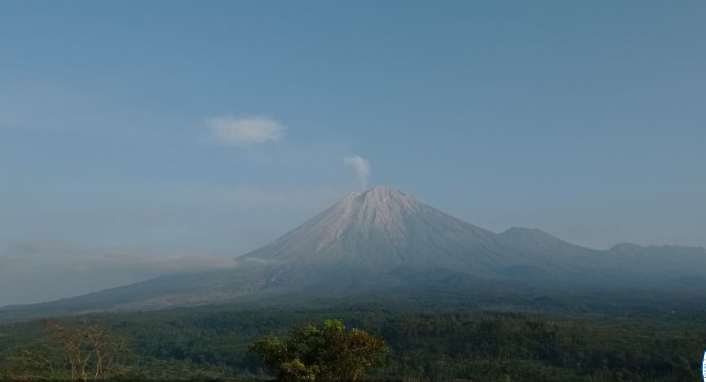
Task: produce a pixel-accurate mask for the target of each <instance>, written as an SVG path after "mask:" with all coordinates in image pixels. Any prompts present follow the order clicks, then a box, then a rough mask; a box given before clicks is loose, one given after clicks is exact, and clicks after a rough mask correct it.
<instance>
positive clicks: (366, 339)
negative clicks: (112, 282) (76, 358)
mask: <svg viewBox="0 0 706 382" xmlns="http://www.w3.org/2000/svg"><path fill="white" fill-rule="evenodd" d="M655 309H657V308H655ZM675 315H676V314H675ZM654 316H656V317H661V315H660V314H657V313H655V314H654ZM332 317H335V318H340V319H342V320H344V321H345V322H346V324H347V325H349V326H350V327H355V328H360V330H361V331H355V332H354V331H350V332H349V331H345V330H343V327H342V324H341V323H340V322H339V321H329V323H328V324H324V325H323V326H313V325H311V323H312V322H324V321H325V320H327V319H330V318H332ZM684 317H692V316H691V313H689V315H687V316H684ZM694 317H697V316H694ZM701 317H703V316H701ZM61 325H64V326H65V327H78V326H80V327H99V328H103V329H105V331H106V333H108V332H109V333H111V335H112V336H118V337H120V338H122V339H123V340H125V343H126V344H129V348H130V349H131V351H130V354H129V356H128V357H125V358H121V362H120V363H121V365H122V366H121V368H120V369H119V370H118V369H114V372H113V377H115V378H117V377H121V378H126V379H151V380H154V379H193V380H210V379H212V380H215V379H231V380H252V381H265V380H271V379H272V378H278V377H279V378H280V379H283V380H287V379H286V378H289V377H292V376H295V375H296V376H298V377H301V376H302V375H304V376H306V375H316V376H317V380H327V378H328V377H324V375H330V374H326V373H330V370H327V369H326V368H327V367H328V366H327V365H329V362H330V364H339V365H340V364H343V365H345V364H346V362H347V361H346V359H348V358H346V357H343V356H342V355H341V354H337V353H335V352H336V351H339V352H340V351H344V350H345V349H358V348H357V347H356V346H358V345H356V342H355V341H353V340H351V338H358V339H359V340H362V341H360V342H361V343H368V344H371V345H370V347H369V348H366V347H365V346H364V347H363V349H375V351H371V352H370V353H369V354H373V356H371V357H367V355H365V354H368V353H366V352H363V353H362V354H363V355H365V356H364V357H362V358H355V357H354V358H353V359H362V360H363V361H364V362H362V363H363V364H365V365H366V367H364V368H363V371H370V373H369V374H370V377H371V378H372V379H381V380H389V381H447V380H461V381H523V382H527V381H529V382H531V381H538V382H539V381H541V382H552V381H556V382H607V381H610V382H618V381H621V382H622V381H635V382H640V381H645V382H647V381H649V382H668V381H670V382H671V381H674V382H677V381H678V382H682V381H688V380H696V379H697V378H699V371H700V360H701V357H702V355H703V350H704V349H703V348H704V346H706V342H705V341H706V326H704V323H703V319H698V318H694V319H693V320H691V321H690V320H681V321H678V322H676V321H673V320H670V319H664V320H663V319H656V320H651V319H650V317H648V316H644V315H642V314H640V315H621V316H613V317H605V316H588V315H584V316H581V317H572V316H566V315H560V314H551V315H549V314H533V313H517V312H499V311H488V310H482V309H478V308H473V307H462V306H459V305H458V304H451V305H430V306H426V307H425V306H410V305H404V304H400V305H396V304H386V305H382V304H354V305H340V306H336V307H328V308H326V307H322V308H316V309H295V308H275V307H266V308H264V307H263V308H248V309H242V308H237V307H203V308H190V309H175V310H169V311H161V312H149V313H147V312H142V313H139V312H135V313H111V314H98V315H90V316H84V317H81V318H78V319H66V320H62V321H61ZM362 330H364V331H365V332H367V333H369V336H368V335H367V334H366V335H363V334H362V333H363V332H362ZM53 332H54V329H52V328H51V327H50V326H47V325H46V324H43V323H41V322H30V323H18V324H10V325H3V326H0V375H2V376H3V377H4V378H6V379H7V378H11V377H13V376H15V375H13V374H12V373H13V372H16V371H17V369H16V367H17V365H18V355H19V356H21V355H22V354H23V353H22V352H23V351H25V352H27V351H33V352H35V353H24V354H25V355H26V359H25V360H30V361H31V362H37V364H38V365H45V364H48V363H49V362H50V363H51V365H52V367H53V369H54V373H56V374H54V375H55V378H58V377H57V376H58V375H59V373H60V372H61V373H64V374H63V375H64V376H66V375H69V374H67V371H68V373H70V362H68V361H67V360H68V358H67V354H66V351H65V349H63V348H62V347H61V346H58V344H57V343H56V342H53V341H52V340H51V338H52V333H53ZM353 333H358V334H356V335H353ZM378 337H379V338H380V339H384V341H385V343H386V344H387V349H388V350H389V351H388V353H387V355H386V356H385V357H384V364H381V365H380V367H378V368H370V369H368V367H367V366H374V365H376V364H378V362H377V360H379V358H378V356H380V354H381V352H382V349H383V348H384V347H383V346H382V345H381V344H382V340H376V338H378ZM324 344H325V346H324ZM366 346H367V345H366ZM331 348H333V349H337V350H334V351H333V352H331V351H325V350H324V349H331ZM86 349H89V351H90V349H91V347H90V346H89V347H87V348H86ZM38 355H39V356H38ZM91 359H92V360H95V358H93V357H91ZM296 360H298V361H299V363H300V364H299V363H297V362H296ZM92 362H93V361H92ZM92 365H95V364H92ZM61 370H63V371H61ZM91 370H95V369H91ZM317 373H318V374H317ZM349 375H352V374H349ZM357 375H362V373H360V374H357ZM67 379H70V376H69V377H68V378H67ZM289 380H291V378H290V379H289ZM300 380H301V379H300Z"/></svg>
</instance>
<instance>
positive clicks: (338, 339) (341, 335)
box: [250, 320, 387, 381]
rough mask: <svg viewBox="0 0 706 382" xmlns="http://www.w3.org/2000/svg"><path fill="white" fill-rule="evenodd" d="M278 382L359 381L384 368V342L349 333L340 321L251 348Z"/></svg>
mask: <svg viewBox="0 0 706 382" xmlns="http://www.w3.org/2000/svg"><path fill="white" fill-rule="evenodd" d="M250 352H251V353H254V354H256V355H258V356H259V357H260V358H262V360H263V361H264V362H265V365H267V366H268V367H269V368H270V369H271V370H272V371H274V372H276V373H277V380H278V381H314V380H323V381H359V380H362V379H365V377H366V372H367V371H368V370H369V369H371V368H374V367H379V366H382V365H383V362H384V360H385V356H386V354H387V345H386V344H385V341H384V340H383V339H382V338H380V337H376V336H373V335H370V334H368V333H367V332H365V331H363V330H359V329H353V330H351V331H350V332H346V328H345V326H344V325H343V322H342V321H340V320H327V321H326V322H325V323H324V324H323V325H321V326H313V325H307V326H305V327H303V328H301V329H298V330H295V331H293V332H292V334H291V336H290V337H289V338H286V339H279V338H277V337H276V336H274V335H272V334H270V335H269V336H267V337H265V338H262V339H261V340H259V341H257V342H255V343H254V344H252V345H251V346H250Z"/></svg>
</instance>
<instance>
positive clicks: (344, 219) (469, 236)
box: [244, 187, 507, 272]
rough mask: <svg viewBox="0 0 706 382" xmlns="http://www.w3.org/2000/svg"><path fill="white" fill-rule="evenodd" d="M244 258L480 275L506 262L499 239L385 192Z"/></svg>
mask: <svg viewBox="0 0 706 382" xmlns="http://www.w3.org/2000/svg"><path fill="white" fill-rule="evenodd" d="M244 258H246V259H261V260H263V261H271V262H280V263H282V264H291V265H307V266H310V267H336V268H342V267H343V268H361V269H367V270H371V271H375V272H384V271H390V270H393V269H396V268H399V267H403V266H406V267H420V268H421V267H425V268H428V267H463V268H464V269H468V270H469V271H471V270H473V269H476V270H478V271H482V269H483V268H486V267H492V266H499V265H501V264H503V263H504V262H505V261H506V260H507V259H506V253H505V248H504V247H503V245H502V243H501V242H500V240H499V238H498V235H496V234H494V233H493V232H490V231H487V230H484V229H482V228H479V227H476V226H474V225H471V224H468V223H466V222H463V221H461V220H459V219H456V218H454V217H451V216H449V215H446V214H444V213H442V212H441V211H439V210H437V209H435V208H432V207H430V206H428V205H426V204H424V203H422V202H420V201H419V200H417V199H416V198H415V197H413V196H411V195H409V194H406V193H404V192H402V191H398V190H394V189H390V188H386V187H376V188H374V189H372V190H370V191H367V192H353V193H351V194H349V195H348V196H346V197H345V198H344V199H342V200H341V201H339V202H338V203H336V204H335V205H333V206H332V207H330V208H329V209H327V210H326V211H324V212H323V213H321V214H319V215H318V216H316V217H315V218H313V219H311V220H310V221H308V222H306V223H305V224H303V225H301V226H300V227H298V228H296V229H294V230H293V231H291V232H289V233H288V234H286V235H284V236H282V237H281V238H279V239H277V240H276V241H274V242H273V243H271V244H269V245H267V246H265V247H262V248H260V249H258V250H256V251H253V252H251V253H249V254H246V255H245V256H244Z"/></svg>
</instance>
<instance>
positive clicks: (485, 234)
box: [0, 187, 706, 316]
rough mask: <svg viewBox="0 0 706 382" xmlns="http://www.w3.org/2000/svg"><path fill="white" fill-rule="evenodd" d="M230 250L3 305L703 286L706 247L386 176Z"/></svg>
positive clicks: (136, 304) (110, 306)
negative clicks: (613, 230)
mask: <svg viewBox="0 0 706 382" xmlns="http://www.w3.org/2000/svg"><path fill="white" fill-rule="evenodd" d="M238 261H239V265H238V266H237V267H236V268H232V269H228V270H217V271H208V272H199V273H191V274H188V273H187V274H175V275H169V276H163V277H159V278H155V279H152V280H148V281H145V282H141V283H137V284H133V285H128V286H124V287H119V288H114V289H109V290H104V291H101V292H97V293H92V294H88V295H84V296H79V297H74V298H69V299H63V300H59V301H55V302H51V303H43V304H34V305H26V306H12V307H6V308H3V309H0V316H2V315H3V314H5V315H8V314H9V315H12V314H17V315H21V314H22V312H27V313H30V312H42V311H44V312H54V313H69V312H87V311H104V310H117V309H159V308H168V307H175V306H192V305H203V304H215V303H228V302H237V301H252V300H257V299H261V298H269V297H274V296H278V297H280V298H284V299H286V298H288V296H292V298H296V297H297V296H328V297H341V296H351V295H356V294H365V293H388V294H394V293H398V292H402V291H405V290H415V291H424V290H426V289H429V288H434V289H436V290H438V289H448V290H449V291H467V290H470V289H474V288H481V289H483V288H485V290H492V289H493V288H501V289H503V290H512V291H517V292H522V291H523V290H529V289H533V290H551V291H553V293H561V292H566V293H574V292H576V291H578V290H585V289H596V288H598V289H601V288H602V289H605V290H644V291H649V290H659V291H667V292H670V291H671V292H673V293H678V292H680V291H684V290H693V289H694V288H696V289H699V290H701V291H706V250H705V249H704V248H690V247H678V246H662V247H654V246H653V247H641V246H638V245H635V244H619V245H616V246H614V247H613V248H611V249H609V250H606V251H599V250H593V249H589V248H584V247H581V246H578V245H574V244H571V243H568V242H566V241H563V240H560V239H558V238H556V237H554V236H552V235H549V234H547V233H545V232H542V231H540V230H536V229H527V228H511V229H509V230H507V231H505V232H503V233H500V234H496V233H494V232H491V231H488V230H485V229H483V228H480V227H477V226H474V225H472V224H469V223H466V222H464V221H462V220H459V219H457V218H454V217H452V216H449V215H447V214H445V213H443V212H441V211H439V210H437V209H435V208H433V207H431V206H429V205H427V204H424V203H422V202H420V201H419V200H417V199H416V198H415V197H413V196H411V195H409V194H407V193H404V192H402V191H399V190H394V189H391V188H387V187H376V188H374V189H372V190H369V191H365V192H353V193H351V194H349V195H348V196H346V197H345V198H343V199H342V200H340V201H339V202H338V203H336V204H334V205H333V206H331V207H330V208H329V209H327V210H326V211H324V212H322V213H321V214H319V215H318V216H316V217H314V218H313V219H311V220H309V221H307V222H306V223H304V224H303V225H301V226H299V227H297V228H296V229H294V230H293V231H291V232H289V233H287V234H285V235H284V236H282V237H280V238H279V239H277V240H275V241H274V242H272V243H271V244H268V245H266V246H264V247H262V248H260V249H257V250H255V251H253V252H250V253H248V254H245V255H243V256H241V257H239V258H238Z"/></svg>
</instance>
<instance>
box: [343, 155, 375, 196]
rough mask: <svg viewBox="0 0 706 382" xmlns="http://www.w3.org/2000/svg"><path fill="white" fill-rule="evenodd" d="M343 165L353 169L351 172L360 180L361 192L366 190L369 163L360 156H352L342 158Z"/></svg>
mask: <svg viewBox="0 0 706 382" xmlns="http://www.w3.org/2000/svg"><path fill="white" fill-rule="evenodd" d="M343 163H344V164H345V165H346V166H348V167H351V168H353V171H355V174H356V175H357V176H358V180H360V186H361V188H362V189H363V190H365V189H367V188H368V178H369V177H370V162H368V160H367V159H365V158H363V157H361V156H358V155H354V156H352V157H345V158H343Z"/></svg>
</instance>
